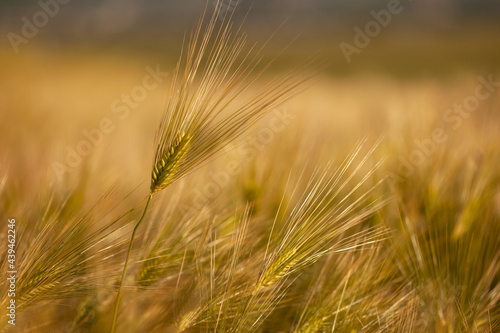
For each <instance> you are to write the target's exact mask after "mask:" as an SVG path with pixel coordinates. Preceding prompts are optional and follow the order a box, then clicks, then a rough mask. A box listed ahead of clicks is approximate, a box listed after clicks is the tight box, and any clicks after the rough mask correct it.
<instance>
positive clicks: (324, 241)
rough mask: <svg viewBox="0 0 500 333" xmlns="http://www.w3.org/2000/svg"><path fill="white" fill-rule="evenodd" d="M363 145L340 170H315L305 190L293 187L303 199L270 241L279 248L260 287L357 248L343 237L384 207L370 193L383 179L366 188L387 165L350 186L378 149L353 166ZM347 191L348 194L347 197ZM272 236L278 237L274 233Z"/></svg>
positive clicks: (268, 256)
mask: <svg viewBox="0 0 500 333" xmlns="http://www.w3.org/2000/svg"><path fill="white" fill-rule="evenodd" d="M361 147H362V145H361V144H360V145H359V146H358V147H357V148H356V149H355V151H354V152H353V153H352V154H351V155H350V156H348V158H347V159H346V160H345V161H343V162H342V163H341V164H340V165H339V166H338V167H337V168H336V169H334V168H333V166H332V165H329V166H328V167H327V169H326V170H323V171H320V170H316V172H315V173H314V174H313V175H312V176H311V179H310V180H309V181H308V183H307V185H306V188H305V189H304V190H298V188H295V189H294V191H293V194H294V195H297V196H298V197H300V200H299V201H298V204H297V205H296V206H294V207H293V209H292V210H291V211H290V213H288V214H287V215H286V216H285V217H284V223H283V228H282V230H281V231H280V232H279V233H278V236H277V237H276V235H274V237H276V238H275V239H273V240H272V239H270V243H271V242H272V241H273V242H274V244H273V245H274V249H271V252H270V253H269V254H267V253H266V261H265V264H264V269H263V271H262V274H261V276H260V277H259V281H258V283H257V288H258V289H260V288H265V287H268V286H270V285H272V284H274V283H275V282H276V281H278V280H280V279H283V278H284V277H286V276H288V275H290V274H291V273H293V272H295V271H297V270H298V269H301V268H303V267H305V266H308V265H310V264H312V263H314V262H316V261H317V260H318V259H319V258H320V257H321V256H323V255H325V254H327V253H329V252H331V251H341V250H342V249H345V248H348V247H350V246H352V244H350V243H349V241H350V238H349V237H343V239H342V240H340V239H338V236H339V235H342V234H343V233H345V232H346V231H348V230H350V229H352V228H353V227H354V226H356V225H358V224H359V223H360V222H362V221H363V220H364V219H365V218H367V217H368V216H370V215H371V214H373V212H375V211H376V210H377V209H379V208H380V207H382V205H383V200H382V198H379V199H377V200H375V201H373V202H370V194H371V192H372V191H373V190H374V189H375V188H377V186H378V185H380V183H381V181H377V182H375V184H373V185H372V186H370V187H369V188H368V189H363V187H362V186H363V185H364V183H365V182H367V180H368V179H370V177H371V176H372V175H373V173H374V172H375V171H376V170H377V168H378V167H380V165H381V163H382V162H379V163H377V164H376V165H375V167H373V168H372V169H371V171H369V172H368V173H367V174H365V175H363V176H362V178H361V180H360V181H359V182H358V183H357V184H355V185H354V186H353V187H349V186H348V184H349V182H350V181H351V180H352V179H353V177H354V176H356V174H357V173H358V172H359V171H360V169H361V167H362V166H363V165H364V164H365V163H366V162H367V160H368V158H369V156H370V155H371V153H372V152H373V149H375V146H374V147H373V148H372V149H371V150H370V151H369V152H368V154H366V155H365V156H363V157H362V158H361V161H360V162H357V164H354V162H355V160H356V157H357V156H358V154H359V153H360V150H361ZM353 164H354V166H353ZM351 169H352V170H351ZM333 170H335V171H333ZM346 188H348V190H347V192H345V193H342V191H343V190H346ZM295 192H298V194H296V193H295ZM275 222H276V221H275ZM377 233H378V231H375V234H377ZM270 236H273V235H272V231H271V235H270ZM375 238H377V237H375Z"/></svg>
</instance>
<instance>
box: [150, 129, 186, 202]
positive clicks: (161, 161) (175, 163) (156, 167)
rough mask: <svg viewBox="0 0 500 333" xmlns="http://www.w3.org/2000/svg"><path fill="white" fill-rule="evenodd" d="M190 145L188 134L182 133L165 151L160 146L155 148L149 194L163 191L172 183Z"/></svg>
mask: <svg viewBox="0 0 500 333" xmlns="http://www.w3.org/2000/svg"><path fill="white" fill-rule="evenodd" d="M190 143H191V137H190V136H189V134H186V133H185V132H182V133H179V134H177V136H176V138H175V139H174V140H173V143H172V144H171V145H170V147H168V148H167V149H166V150H161V146H159V147H158V148H157V150H156V155H155V160H154V164H153V171H152V173H151V194H154V193H156V192H158V191H161V190H163V189H164V188H165V187H167V186H168V185H170V184H171V183H172V182H173V181H174V179H175V176H176V173H177V171H178V170H179V168H180V166H181V163H182V161H183V159H184V156H185V155H186V152H187V151H188V150H189V147H190Z"/></svg>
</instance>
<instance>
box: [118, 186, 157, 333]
mask: <svg viewBox="0 0 500 333" xmlns="http://www.w3.org/2000/svg"><path fill="white" fill-rule="evenodd" d="M152 197H153V194H150V195H149V198H148V201H147V202H146V207H144V212H142V216H141V218H140V220H139V222H137V224H136V225H135V227H134V231H132V238H131V239H130V244H129V246H128V252H127V259H126V260H125V266H124V267H123V272H122V277H121V280H120V287H119V288H118V295H117V296H116V305H115V313H114V315H113V325H112V326H111V333H115V329H116V319H117V318H118V308H119V307H120V298H121V297H122V286H123V280H125V273H126V272H127V265H128V260H129V259H130V252H132V245H133V244H134V237H135V232H136V231H137V229H138V228H139V226H140V225H141V223H142V220H144V216H146V212H147V210H148V206H149V203H150V202H151V198H152Z"/></svg>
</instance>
